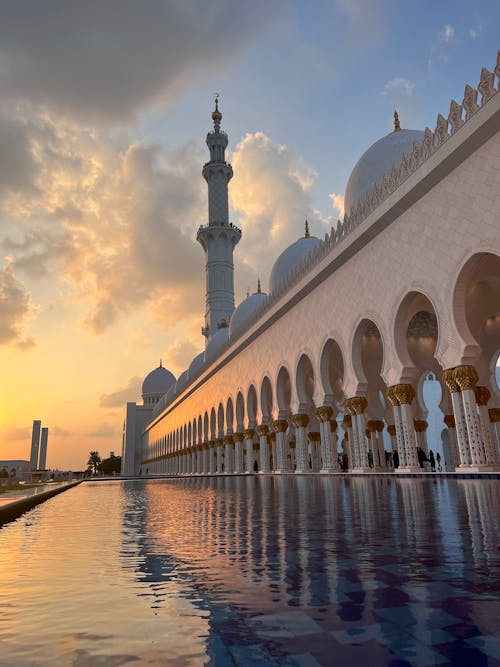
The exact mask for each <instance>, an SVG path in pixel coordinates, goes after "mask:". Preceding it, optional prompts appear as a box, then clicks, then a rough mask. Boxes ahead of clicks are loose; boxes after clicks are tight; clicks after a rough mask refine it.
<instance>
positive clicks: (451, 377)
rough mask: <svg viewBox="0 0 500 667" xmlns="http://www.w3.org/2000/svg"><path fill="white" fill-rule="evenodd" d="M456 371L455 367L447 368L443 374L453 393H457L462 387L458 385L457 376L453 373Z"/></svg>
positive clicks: (444, 380)
mask: <svg viewBox="0 0 500 667" xmlns="http://www.w3.org/2000/svg"><path fill="white" fill-rule="evenodd" d="M454 371H455V369H454V368H448V369H447V370H445V371H443V376H442V379H443V382H444V384H445V385H446V386H447V387H448V389H449V390H450V392H451V393H452V394H456V393H457V392H459V391H460V387H459V386H458V384H457V381H456V380H455V376H454V375H453V373H454Z"/></svg>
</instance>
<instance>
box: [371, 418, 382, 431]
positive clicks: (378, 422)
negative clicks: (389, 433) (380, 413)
mask: <svg viewBox="0 0 500 667" xmlns="http://www.w3.org/2000/svg"><path fill="white" fill-rule="evenodd" d="M373 423H374V424H375V430H376V431H378V432H379V433H381V432H382V431H383V430H384V422H383V421H382V420H381V419H376V420H375V421H374V422H373Z"/></svg>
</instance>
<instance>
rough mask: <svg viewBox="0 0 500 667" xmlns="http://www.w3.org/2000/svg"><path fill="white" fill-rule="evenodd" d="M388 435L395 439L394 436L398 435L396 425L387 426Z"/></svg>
mask: <svg viewBox="0 0 500 667" xmlns="http://www.w3.org/2000/svg"><path fill="white" fill-rule="evenodd" d="M387 433H388V434H389V435H390V436H391V437H393V438H394V436H395V435H396V427H395V426H394V424H388V425H387Z"/></svg>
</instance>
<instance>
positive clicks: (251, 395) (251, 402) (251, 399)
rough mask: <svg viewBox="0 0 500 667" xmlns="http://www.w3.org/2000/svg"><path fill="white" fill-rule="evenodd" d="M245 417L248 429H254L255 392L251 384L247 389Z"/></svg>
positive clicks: (255, 414)
mask: <svg viewBox="0 0 500 667" xmlns="http://www.w3.org/2000/svg"><path fill="white" fill-rule="evenodd" d="M247 415H248V428H254V427H255V426H256V425H257V391H256V389H255V386H254V385H253V384H251V385H250V386H249V387H248V393H247Z"/></svg>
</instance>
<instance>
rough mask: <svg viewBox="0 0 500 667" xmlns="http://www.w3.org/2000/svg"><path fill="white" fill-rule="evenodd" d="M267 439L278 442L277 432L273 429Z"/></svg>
mask: <svg viewBox="0 0 500 667" xmlns="http://www.w3.org/2000/svg"><path fill="white" fill-rule="evenodd" d="M267 439H268V440H269V442H276V433H275V432H274V431H271V432H270V433H269V435H268V436H267Z"/></svg>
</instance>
